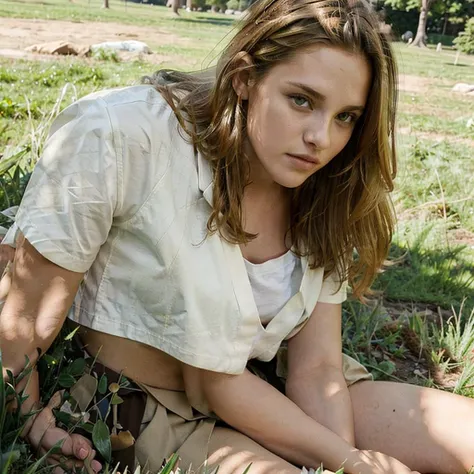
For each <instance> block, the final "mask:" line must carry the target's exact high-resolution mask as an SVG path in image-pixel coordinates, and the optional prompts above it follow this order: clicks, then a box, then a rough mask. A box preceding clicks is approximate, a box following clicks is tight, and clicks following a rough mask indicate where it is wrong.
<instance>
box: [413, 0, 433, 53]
mask: <svg viewBox="0 0 474 474" xmlns="http://www.w3.org/2000/svg"><path fill="white" fill-rule="evenodd" d="M432 5H433V0H421V8H420V17H419V18H418V28H417V30H416V35H415V39H414V40H413V43H412V44H411V45H412V46H418V47H420V48H421V47H423V48H426V24H427V23H428V12H429V10H430V7H431V6H432Z"/></svg>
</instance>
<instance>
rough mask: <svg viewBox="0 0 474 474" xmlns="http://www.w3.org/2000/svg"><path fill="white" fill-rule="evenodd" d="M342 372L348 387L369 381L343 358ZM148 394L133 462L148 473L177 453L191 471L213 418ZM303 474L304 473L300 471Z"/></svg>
mask: <svg viewBox="0 0 474 474" xmlns="http://www.w3.org/2000/svg"><path fill="white" fill-rule="evenodd" d="M284 359H285V354H283V356H282V357H281V359H280V360H279V364H278V368H277V372H279V375H280V374H281V375H282V376H284V375H286V374H285V364H284V362H283V361H284ZM343 371H344V377H345V379H346V383H347V385H348V386H350V385H352V384H354V383H356V382H358V381H361V380H372V376H371V374H370V373H369V372H367V370H366V369H365V368H364V367H363V366H362V365H361V364H359V363H358V362H357V361H356V360H354V359H352V358H351V357H349V356H346V355H343ZM140 387H141V388H142V389H143V390H144V391H145V392H146V393H147V394H148V397H147V403H146V408H145V413H144V416H143V420H142V426H141V434H140V436H139V437H138V439H137V441H136V444H135V455H136V459H137V462H138V463H139V464H140V465H141V466H145V467H147V468H148V469H150V470H151V471H155V470H158V469H159V468H160V466H161V464H162V462H163V459H165V458H168V457H169V456H170V455H171V454H172V453H175V452H176V453H178V454H179V456H180V458H181V462H180V467H181V469H188V468H189V467H190V466H193V469H194V470H195V471H198V468H199V467H201V466H202V465H203V463H204V461H205V460H206V458H207V454H208V453H207V449H208V444H209V440H210V437H211V435H212V431H213V429H214V425H215V423H216V421H217V419H215V418H211V417H209V416H206V415H203V414H201V413H199V412H197V411H196V410H194V409H193V408H192V407H191V405H190V404H189V402H188V399H187V397H186V394H185V393H184V392H175V391H172V390H163V389H157V388H153V387H149V386H146V385H140ZM303 472H304V471H303Z"/></svg>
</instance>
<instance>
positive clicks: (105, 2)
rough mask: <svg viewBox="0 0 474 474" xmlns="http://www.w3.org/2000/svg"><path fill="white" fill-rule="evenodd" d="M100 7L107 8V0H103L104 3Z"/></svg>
mask: <svg viewBox="0 0 474 474" xmlns="http://www.w3.org/2000/svg"><path fill="white" fill-rule="evenodd" d="M102 8H109V0H104V4H103V5H102Z"/></svg>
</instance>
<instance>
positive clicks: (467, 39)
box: [454, 18, 474, 54]
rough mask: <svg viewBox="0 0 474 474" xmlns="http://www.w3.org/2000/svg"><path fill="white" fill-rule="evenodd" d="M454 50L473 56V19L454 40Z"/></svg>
mask: <svg viewBox="0 0 474 474" xmlns="http://www.w3.org/2000/svg"><path fill="white" fill-rule="evenodd" d="M454 44H455V46H456V49H458V50H459V51H461V52H462V53H465V54H474V18H471V19H470V20H468V21H467V23H466V28H465V29H464V31H461V33H459V35H458V37H457V38H456V39H455V40H454Z"/></svg>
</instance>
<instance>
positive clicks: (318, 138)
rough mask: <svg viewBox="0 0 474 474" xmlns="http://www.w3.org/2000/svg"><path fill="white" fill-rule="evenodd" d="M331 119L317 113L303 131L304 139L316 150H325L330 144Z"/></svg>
mask: <svg viewBox="0 0 474 474" xmlns="http://www.w3.org/2000/svg"><path fill="white" fill-rule="evenodd" d="M330 129H331V120H330V118H328V117H325V116H324V115H323V114H319V115H318V116H316V117H315V118H314V120H312V121H311V123H310V124H309V125H308V128H307V129H306V131H305V133H304V137H303V139H304V141H305V142H306V143H308V144H309V145H312V146H314V147H315V148H317V149H318V150H325V149H327V148H329V146H330V145H331V137H330Z"/></svg>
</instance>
